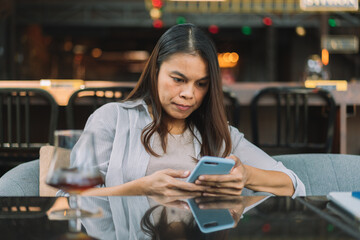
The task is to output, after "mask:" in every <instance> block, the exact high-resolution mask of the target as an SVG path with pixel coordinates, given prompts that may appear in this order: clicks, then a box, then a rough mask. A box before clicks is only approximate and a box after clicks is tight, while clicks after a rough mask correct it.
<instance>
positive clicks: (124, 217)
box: [0, 196, 360, 240]
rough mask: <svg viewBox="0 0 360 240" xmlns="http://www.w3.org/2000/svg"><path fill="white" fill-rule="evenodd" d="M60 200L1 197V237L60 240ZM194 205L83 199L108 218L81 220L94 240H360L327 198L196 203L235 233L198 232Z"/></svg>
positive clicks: (182, 201) (203, 200) (178, 201)
mask: <svg viewBox="0 0 360 240" xmlns="http://www.w3.org/2000/svg"><path fill="white" fill-rule="evenodd" d="M29 199H31V201H30V203H29ZM59 199H64V200H65V201H67V200H68V199H67V198H39V197H38V198H27V197H25V198H24V197H23V198H1V197H0V204H1V206H0V209H1V212H0V232H1V238H2V239H29V238H31V239H60V238H59V237H60V236H64V233H66V232H68V226H67V221H64V220H61V221H53V220H49V219H48V217H47V215H46V211H48V210H50V211H51V210H54V209H56V207H61V206H59V205H58V202H57V201H55V200H59ZM188 201H189V200H188V199H186V198H179V199H176V198H174V199H171V198H152V197H146V196H135V197H82V207H83V208H84V209H85V210H87V209H98V208H99V207H101V208H102V209H103V215H102V217H101V218H81V224H82V228H81V230H82V231H83V232H84V233H85V234H87V235H88V236H91V237H92V238H93V239H229V240H230V239H261V238H266V239H300V238H301V239H360V230H359V229H360V228H359V226H360V224H359V223H356V222H355V221H350V222H347V221H344V220H343V218H342V217H340V216H339V215H337V214H334V213H333V212H332V211H331V210H329V208H328V203H329V201H328V200H327V198H326V197H305V198H296V199H292V198H289V197H265V196H252V197H245V196H244V197H228V198H195V199H192V200H191V201H192V203H194V204H196V206H197V207H198V208H199V209H205V210H212V209H223V210H227V211H228V212H229V213H230V215H231V217H232V219H233V221H234V225H232V226H230V227H229V228H224V229H222V230H219V231H213V232H208V233H204V232H202V231H201V229H200V228H199V227H198V225H197V223H196V219H195V218H196V217H195V216H193V215H192V211H191V209H190V206H189V205H188ZM55 203H56V204H55ZM19 204H20V205H21V204H23V205H24V206H25V205H27V204H28V205H29V204H30V205H32V206H38V207H40V209H41V213H39V212H36V213H35V212H34V213H30V214H29V213H25V212H21V211H20V210H17V212H16V213H11V214H9V211H12V210H11V209H14V211H15V209H16V208H15V207H14V206H15V205H19ZM17 209H23V208H20V207H18V208H17ZM29 209H30V208H29ZM31 209H38V208H31ZM24 216H26V218H24ZM219 222H221V221H220V220H219Z"/></svg>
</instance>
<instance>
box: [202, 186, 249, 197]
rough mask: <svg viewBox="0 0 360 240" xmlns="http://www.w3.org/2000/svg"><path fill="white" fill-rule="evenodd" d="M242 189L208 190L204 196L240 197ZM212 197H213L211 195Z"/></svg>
mask: <svg viewBox="0 0 360 240" xmlns="http://www.w3.org/2000/svg"><path fill="white" fill-rule="evenodd" d="M241 192H242V189H235V188H215V187H212V188H208V189H206V191H205V192H204V194H203V196H209V195H207V194H209V193H210V194H219V195H221V194H223V195H232V196H240V195H241ZM210 196H211V195H210Z"/></svg>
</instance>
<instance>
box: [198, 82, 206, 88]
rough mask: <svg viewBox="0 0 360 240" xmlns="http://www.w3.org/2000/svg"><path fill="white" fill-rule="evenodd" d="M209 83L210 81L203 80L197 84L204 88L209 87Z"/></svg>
mask: <svg viewBox="0 0 360 240" xmlns="http://www.w3.org/2000/svg"><path fill="white" fill-rule="evenodd" d="M208 84H209V81H202V82H198V83H197V85H198V86H199V87H202V88H204V87H207V85H208Z"/></svg>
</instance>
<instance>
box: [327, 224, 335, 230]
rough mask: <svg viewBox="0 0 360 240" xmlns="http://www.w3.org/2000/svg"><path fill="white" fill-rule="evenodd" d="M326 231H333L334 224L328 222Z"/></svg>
mask: <svg viewBox="0 0 360 240" xmlns="http://www.w3.org/2000/svg"><path fill="white" fill-rule="evenodd" d="M327 231H328V232H332V231H334V225H332V224H328V225H327Z"/></svg>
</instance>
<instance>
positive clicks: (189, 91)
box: [180, 84, 195, 99]
mask: <svg viewBox="0 0 360 240" xmlns="http://www.w3.org/2000/svg"><path fill="white" fill-rule="evenodd" d="M194 90H195V87H194V86H193V85H192V84H185V85H183V87H182V89H181V91H180V97H182V98H185V99H192V98H193V97H194Z"/></svg>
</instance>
